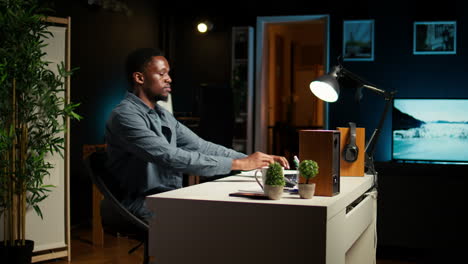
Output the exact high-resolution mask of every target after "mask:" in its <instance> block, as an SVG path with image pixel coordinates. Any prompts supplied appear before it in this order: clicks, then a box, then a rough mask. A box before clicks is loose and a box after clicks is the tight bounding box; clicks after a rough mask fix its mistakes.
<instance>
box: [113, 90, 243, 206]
mask: <svg viewBox="0 0 468 264" xmlns="http://www.w3.org/2000/svg"><path fill="white" fill-rule="evenodd" d="M106 143H107V152H108V158H109V161H108V168H109V170H110V171H111V173H112V174H113V175H114V176H115V177H116V178H117V180H118V181H119V182H120V184H121V187H123V188H124V190H126V191H128V193H127V194H126V195H125V197H126V199H134V198H135V197H137V196H139V195H141V194H142V193H144V192H146V191H148V190H150V189H154V188H158V187H161V188H162V189H176V188H180V187H182V173H190V174H195V175H203V176H213V175H223V174H227V173H229V172H230V171H231V166H232V160H233V159H238V158H244V157H246V155H245V154H243V153H239V152H236V151H234V150H231V149H228V148H225V147H223V146H220V145H217V144H214V143H211V142H208V141H205V140H203V139H202V138H200V137H199V136H197V135H196V134H195V133H193V132H192V131H191V130H190V129H189V128H187V127H186V126H184V125H183V124H182V123H180V122H178V121H177V120H176V119H175V118H174V116H173V115H172V114H171V113H169V112H168V111H167V110H165V109H164V108H162V107H161V106H159V105H156V107H155V109H151V108H150V107H148V106H147V105H146V104H145V103H144V102H143V101H142V100H141V99H140V98H138V97H137V96H135V95H134V94H132V93H127V95H126V97H125V98H124V99H123V100H122V102H121V103H120V104H119V105H117V106H116V107H115V109H114V110H113V111H112V113H111V115H110V118H109V119H108V121H107V123H106Z"/></svg>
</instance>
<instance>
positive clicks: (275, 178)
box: [265, 162, 286, 186]
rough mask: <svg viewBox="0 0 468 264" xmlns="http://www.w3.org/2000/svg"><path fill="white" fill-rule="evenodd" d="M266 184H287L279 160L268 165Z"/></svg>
mask: <svg viewBox="0 0 468 264" xmlns="http://www.w3.org/2000/svg"><path fill="white" fill-rule="evenodd" d="M265 184H267V185H274V186H284V185H285V184H286V182H285V180H284V175H283V168H282V167H281V165H280V164H279V163H278V162H274V163H271V164H270V165H269V166H268V170H267V175H266V179H265Z"/></svg>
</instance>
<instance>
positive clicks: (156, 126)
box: [106, 48, 289, 221]
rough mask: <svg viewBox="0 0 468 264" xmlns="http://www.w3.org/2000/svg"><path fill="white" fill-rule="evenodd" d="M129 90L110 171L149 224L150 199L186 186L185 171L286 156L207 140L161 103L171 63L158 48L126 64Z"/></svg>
mask: <svg viewBox="0 0 468 264" xmlns="http://www.w3.org/2000/svg"><path fill="white" fill-rule="evenodd" d="M126 72H127V77H128V80H129V83H130V88H129V92H128V93H127V95H126V97H125V98H124V99H123V100H122V102H121V103H120V104H119V105H118V106H116V107H115V109H114V110H113V111H112V113H111V115H110V118H109V120H108V121H107V123H106V143H107V152H108V157H109V163H108V167H109V170H110V171H111V173H112V174H113V175H114V176H115V177H116V178H117V179H118V181H119V182H120V184H121V186H122V187H124V189H125V191H126V193H125V196H124V198H123V201H122V202H123V204H124V205H125V206H126V207H127V208H128V209H129V210H130V211H131V212H132V213H134V214H135V215H137V216H138V217H140V218H142V219H144V220H146V221H148V220H149V218H150V217H151V215H152V214H151V212H150V211H149V210H147V209H146V207H145V204H144V199H145V196H146V195H148V194H152V193H158V192H163V191H168V190H173V189H177V188H181V187H182V173H191V174H195V175H203V176H213V175H222V174H228V173H229V172H230V171H231V170H253V169H257V168H260V167H263V166H267V165H268V164H270V163H272V162H275V161H277V162H279V163H280V164H281V165H282V166H283V167H286V168H289V164H288V161H287V160H286V159H285V158H284V157H279V156H273V155H267V154H264V153H261V152H256V153H254V154H251V155H249V156H247V155H245V154H242V153H239V152H236V151H234V150H232V149H228V148H225V147H223V146H220V145H217V144H214V143H211V142H208V141H205V140H203V139H201V138H200V137H198V136H197V135H196V134H195V133H193V132H192V131H191V130H190V129H188V128H187V127H186V126H184V125H183V124H181V123H179V122H178V121H177V120H176V119H175V118H174V116H173V115H172V114H170V113H169V112H168V111H166V110H165V109H163V108H162V107H161V106H159V105H158V104H157V102H158V101H159V100H167V98H168V96H169V93H170V92H171V82H172V79H171V77H170V75H169V72H170V67H169V63H168V61H167V60H166V58H165V57H164V56H163V54H162V53H161V52H160V51H159V50H156V49H150V48H147V49H138V50H136V51H135V52H133V53H131V54H130V55H129V56H128V58H127V62H126Z"/></svg>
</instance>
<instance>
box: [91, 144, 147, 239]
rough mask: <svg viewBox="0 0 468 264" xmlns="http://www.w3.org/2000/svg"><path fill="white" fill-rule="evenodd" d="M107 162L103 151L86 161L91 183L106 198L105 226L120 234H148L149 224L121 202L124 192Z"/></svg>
mask: <svg viewBox="0 0 468 264" xmlns="http://www.w3.org/2000/svg"><path fill="white" fill-rule="evenodd" d="M106 160H107V153H106V152H103V151H98V152H94V153H92V154H90V155H89V156H88V157H86V158H85V159H84V164H85V167H86V169H87V171H88V174H89V176H90V178H91V181H92V182H93V184H94V185H96V187H97V188H98V189H99V191H100V192H101V193H102V195H103V196H104V200H103V201H102V202H101V216H102V224H103V226H104V227H106V226H107V227H110V228H111V229H116V230H115V231H118V232H125V233H127V232H132V233H135V234H143V235H144V234H146V233H147V232H148V230H149V226H148V224H147V223H145V222H144V221H143V220H141V219H139V218H138V217H136V216H135V215H133V214H132V213H131V212H130V211H128V210H127V209H126V208H125V207H124V206H123V205H122V203H121V202H120V201H119V199H120V198H121V195H122V192H121V191H120V187H119V184H118V183H117V181H115V179H114V178H113V177H112V175H111V174H110V173H109V172H108V171H107V169H106V167H105V164H106ZM103 205H104V206H103Z"/></svg>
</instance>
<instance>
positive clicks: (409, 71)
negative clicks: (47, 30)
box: [56, 0, 468, 249]
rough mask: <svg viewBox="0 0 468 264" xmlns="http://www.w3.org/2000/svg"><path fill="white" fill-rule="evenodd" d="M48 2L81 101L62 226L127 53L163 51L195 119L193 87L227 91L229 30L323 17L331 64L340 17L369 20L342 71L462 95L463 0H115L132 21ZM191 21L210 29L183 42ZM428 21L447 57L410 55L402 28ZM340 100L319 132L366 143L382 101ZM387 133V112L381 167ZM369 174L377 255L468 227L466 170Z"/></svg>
mask: <svg viewBox="0 0 468 264" xmlns="http://www.w3.org/2000/svg"><path fill="white" fill-rule="evenodd" d="M56 2H57V5H58V6H59V7H60V12H59V13H58V14H57V15H58V16H71V17H72V65H73V66H74V67H80V70H79V71H78V72H77V73H76V74H75V75H74V77H73V78H72V100H73V101H75V102H81V103H82V105H81V106H80V109H79V112H80V114H82V115H83V116H84V118H85V119H84V120H82V121H80V122H73V124H72V130H71V131H72V132H71V135H72V157H71V159H72V164H71V170H72V175H71V176H72V180H71V181H72V184H71V188H72V193H71V195H72V199H71V201H72V222H74V223H81V222H85V221H87V220H89V219H90V215H91V210H90V205H91V204H90V197H91V187H90V186H91V185H90V182H89V179H87V176H86V175H85V173H84V171H83V169H82V163H81V157H82V147H83V144H101V143H104V140H103V137H104V122H105V120H106V119H107V115H108V113H109V112H110V110H111V109H112V108H113V107H114V106H115V105H116V104H117V103H118V102H119V101H120V99H121V98H122V96H123V94H124V92H125V86H126V83H125V79H124V77H123V68H122V65H123V61H124V58H125V56H126V55H127V54H128V53H129V52H130V51H131V50H133V49H135V48H137V47H147V46H159V47H161V48H162V49H163V50H164V51H165V52H166V55H167V57H168V58H169V61H170V63H171V66H172V77H173V79H174V91H173V95H174V98H173V104H174V109H175V111H177V112H196V111H198V109H199V107H200V105H198V103H199V101H197V100H198V96H199V93H200V87H201V86H203V85H201V84H207V85H208V86H217V87H225V86H229V80H230V74H229V71H230V29H231V27H232V26H247V25H249V26H253V27H255V26H256V17H257V16H273V15H274V16H280V15H314V14H328V15H330V26H331V28H330V63H331V65H334V64H335V62H336V58H337V57H338V55H340V54H341V49H342V27H343V20H351V19H360V20H361V19H374V20H375V53H374V58H375V59H374V61H371V62H364V61H363V62H344V63H343V65H344V66H345V67H346V68H347V69H348V70H350V71H352V72H354V73H355V74H357V75H359V76H361V77H362V78H364V79H365V80H367V81H369V82H371V83H373V84H375V85H377V86H378V87H380V88H382V89H385V90H393V89H394V90H397V91H398V96H399V97H428V98H440V97H450V98H458V97H459V98H468V87H467V85H466V84H465V83H466V82H465V80H464V77H465V76H467V71H468V70H467V68H468V67H467V65H466V61H468V58H467V56H468V45H467V36H468V32H467V31H468V27H467V24H468V8H466V4H463V1H453V0H448V1H443V2H440V3H437V4H433V3H430V2H428V1H403V0H394V1H374V2H372V1H363V0H360V1H344V3H340V1H333V2H332V1H326V2H325V1H321V2H319V3H317V2H318V1H306V2H305V1H295V0H290V1H287V2H284V1H271V2H269V3H268V5H263V4H261V3H260V2H258V3H257V2H255V1H236V2H232V4H227V3H226V2H221V3H218V4H216V5H214V6H208V3H206V2H204V6H198V7H196V6H195V3H194V4H193V6H186V3H185V2H183V3H182V2H181V1H170V2H164V3H162V2H161V1H150V0H138V1H126V2H127V3H128V4H129V5H130V6H131V7H132V8H133V9H134V11H135V15H134V16H133V17H125V16H124V15H121V14H117V13H112V12H108V11H103V10H94V9H89V8H88V7H87V6H86V2H87V1H81V0H75V1H71V3H70V2H68V3H64V2H65V1H56ZM201 16H209V17H210V18H211V19H214V20H216V21H215V29H214V31H213V32H212V34H210V35H208V36H199V35H195V34H194V33H193V22H194V20H195V18H198V17H201ZM437 20H444V21H456V22H457V54H456V55H413V54H412V53H413V46H412V44H413V22H415V21H437ZM343 94H344V97H343V98H341V99H340V100H339V101H338V102H337V103H334V104H330V128H333V127H336V126H346V125H347V123H348V122H349V121H355V122H357V123H358V125H359V126H363V127H366V129H367V133H368V134H369V135H370V133H371V132H372V130H373V128H375V126H376V125H377V122H378V120H379V118H380V115H381V112H382V110H383V106H384V102H383V100H382V98H381V97H379V96H377V95H375V94H373V93H371V92H369V91H364V97H363V99H362V101H361V102H360V104H356V103H355V102H354V101H353V100H352V93H351V92H343ZM215 125H216V124H215ZM390 127H391V117H390V113H389V115H388V116H387V120H386V123H385V126H384V129H383V132H382V134H381V137H380V141H379V144H378V148H377V153H376V158H377V160H379V161H388V160H389V159H390V150H391V146H390V136H391V135H390ZM220 133H222V131H221V130H220ZM378 171H379V172H380V176H379V212H378V217H379V220H378V222H379V229H378V233H379V246H380V245H384V246H396V247H406V248H411V249H414V248H426V249H427V248H429V249H432V248H437V247H439V246H440V245H442V242H441V241H444V243H445V246H446V247H450V246H452V245H453V243H456V242H457V241H458V238H457V235H456V234H458V231H459V230H460V226H462V225H464V223H466V221H468V220H467V219H466V217H463V216H462V212H463V210H462V208H466V206H465V205H464V203H463V202H462V201H463V200H466V199H464V198H463V196H462V195H461V194H462V193H464V191H463V190H464V188H465V189H466V187H467V178H466V175H468V173H467V169H466V166H430V165H409V164H392V163H389V162H386V163H382V164H378ZM452 198H453V199H452ZM440 226H443V228H446V229H442V228H440ZM447 227H449V228H447ZM434 230H435V231H434ZM444 230H446V231H447V232H448V233H445V231H444ZM461 230H465V231H466V228H465V229H463V228H461ZM431 234H434V235H433V236H431ZM454 248H456V246H455V247H454Z"/></svg>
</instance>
